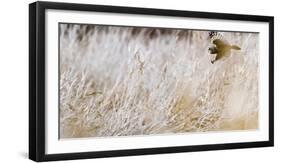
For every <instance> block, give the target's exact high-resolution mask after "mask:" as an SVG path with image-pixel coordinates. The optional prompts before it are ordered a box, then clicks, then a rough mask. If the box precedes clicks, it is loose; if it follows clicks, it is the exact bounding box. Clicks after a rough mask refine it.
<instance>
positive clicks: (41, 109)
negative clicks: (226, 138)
mask: <svg viewBox="0 0 281 163" xmlns="http://www.w3.org/2000/svg"><path fill="white" fill-rule="evenodd" d="M47 9H54V10H69V11H89V12H91V11H94V12H109V13H123V14H140V15H160V16H174V17H192V18H207V19H222V20H240V21H254V22H268V23H269V31H268V32H269V56H268V57H269V79H268V80H269V86H268V87H269V97H268V98H269V107H268V109H269V133H268V134H269V140H268V141H259V142H246V143H229V144H212V145H195V146H178V147H159V148H149V149H132V150H115V151H98V152H91V151H88V152H83V153H63V154H61V153H58V154H46V153H45V147H46V141H45V133H46V131H45V116H46V115H45V106H46V101H45V89H46V88H45V84H46V80H45V79H46V74H45V65H46V64H45V62H46V60H45V38H46V33H45V16H46V15H45V11H46V10H47ZM273 50H274V18H273V17H271V16H257V15H238V14H224V13H210V12H193V11H178V10H166V9H151V8H134V7H119V6H118V7H117V6H102V5H88V4H71V3H55V2H34V3H31V4H30V5H29V158H30V159H31V160H34V161H55V160H71V159H87V158H101V157H116V156H132V155H147V154H161V153H178V152H191V151H192V152H193V151H208V150H223V149H236V148H254V147H269V146H273V144H274V119H273V117H274V116H273V107H274V69H273V68H274V56H273V54H274V51H273Z"/></svg>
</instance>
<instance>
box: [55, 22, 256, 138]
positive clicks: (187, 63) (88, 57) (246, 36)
mask: <svg viewBox="0 0 281 163" xmlns="http://www.w3.org/2000/svg"><path fill="white" fill-rule="evenodd" d="M60 29H61V33H60V137H61V138H77V137H106V136H127V135H147V134H163V133H182V132H197V131H225V130H245V129H256V128H257V127H258V108H259V104H258V78H259V77H258V59H259V58H258V34H253V33H233V32H231V33H228V32H221V33H220V36H222V37H223V38H224V39H226V40H228V41H229V42H230V43H233V44H237V45H239V46H240V47H241V48H242V50H241V51H233V52H232V54H231V55H230V56H228V57H226V58H224V59H222V60H219V61H217V62H216V63H215V64H211V62H210V61H211V57H212V56H211V55H210V54H209V53H208V48H209V47H210V45H211V41H210V39H209V32H208V31H190V30H185V31H183V30H151V29H137V28H129V27H128V28H127V27H104V26H89V25H66V24H61V25H60Z"/></svg>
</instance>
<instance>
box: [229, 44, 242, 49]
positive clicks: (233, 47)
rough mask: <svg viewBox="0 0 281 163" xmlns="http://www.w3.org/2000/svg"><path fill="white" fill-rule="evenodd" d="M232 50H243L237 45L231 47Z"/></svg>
mask: <svg viewBox="0 0 281 163" xmlns="http://www.w3.org/2000/svg"><path fill="white" fill-rule="evenodd" d="M231 49H234V50H241V48H240V47H239V46H237V45H232V46H231Z"/></svg>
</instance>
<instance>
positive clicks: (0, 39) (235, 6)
mask: <svg viewBox="0 0 281 163" xmlns="http://www.w3.org/2000/svg"><path fill="white" fill-rule="evenodd" d="M60 1H62V0H60ZM30 2H33V1H31V0H27V1H22V0H9V1H1V5H0V12H1V14H0V17H1V19H0V20H1V24H0V49H1V51H0V56H1V59H0V96H1V98H0V106H1V107H0V155H1V156H0V162H30V161H29V160H28V159H26V153H27V150H28V149H27V148H28V142H27V140H28V87H27V86H28V3H30ZM68 2H76V3H92V4H107V5H123V6H137V7H151V8H167V9H181V10H194V11H210V12H228V13H239V14H257V15H271V16H275V125H276V126H275V132H276V133H275V138H276V139H275V147H274V148H256V149H239V150H226V151H211V152H195V153H181V154H168V155H167V154H166V155H153V156H151V155H150V156H137V157H121V158H120V157H119V158H107V159H98V160H83V161H81V160H79V161H76V162H93V161H96V162H98V163H102V162H123V163H131V162H143V161H145V162H174V161H177V162H202V163H203V162H216V163H220V162H223V163H225V162H227V163H237V162H267V161H268V162H269V161H270V162H277V160H280V159H281V153H280V152H281V149H280V145H281V141H280V137H281V130H280V124H281V120H280V118H279V117H280V115H281V111H280V107H281V100H280V98H281V88H280V86H281V85H280V84H278V83H281V76H280V72H279V71H280V70H281V56H280V54H281V48H280V46H278V45H279V44H280V42H281V31H280V29H281V24H280V23H281V15H280V7H278V6H280V5H279V4H278V1H277V0H275V1H269V0H262V1H259V0H256V1H246V0H235V1H226V0H209V1H207V0H206V1H204V0H194V1H191V0H139V1H137V0H131V1H130V0H118V1H117V0H115V1H114V0H107V1H104V0H79V1H78V0H76V1H75V0H68ZM70 162H75V161H70Z"/></svg>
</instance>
